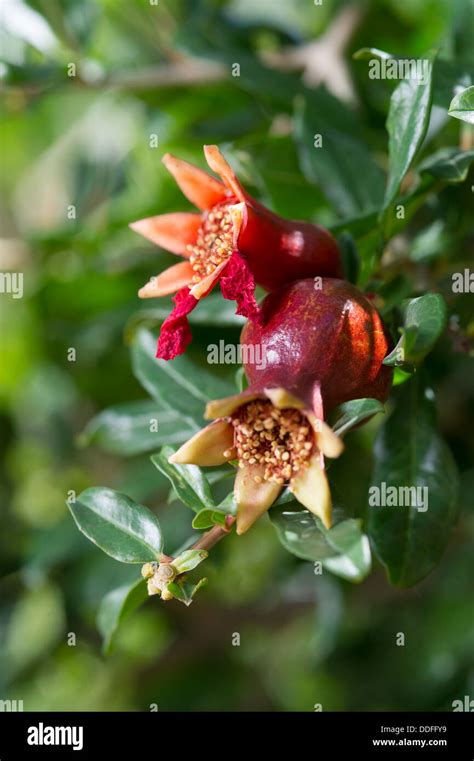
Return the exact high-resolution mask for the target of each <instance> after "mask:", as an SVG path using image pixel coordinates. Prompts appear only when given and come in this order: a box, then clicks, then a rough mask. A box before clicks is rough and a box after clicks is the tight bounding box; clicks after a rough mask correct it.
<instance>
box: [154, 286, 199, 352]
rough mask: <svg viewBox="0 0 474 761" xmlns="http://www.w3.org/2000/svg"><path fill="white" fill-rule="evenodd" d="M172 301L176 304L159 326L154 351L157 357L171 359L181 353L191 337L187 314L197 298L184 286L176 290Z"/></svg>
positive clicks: (191, 309)
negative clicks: (155, 350) (159, 330)
mask: <svg viewBox="0 0 474 761" xmlns="http://www.w3.org/2000/svg"><path fill="white" fill-rule="evenodd" d="M173 301H174V303H175V304H176V306H175V308H174V309H173V311H172V312H171V314H170V315H169V316H168V317H167V318H166V320H165V321H164V323H163V325H162V326H161V332H160V337H159V339H158V349H157V352H156V356H157V357H158V358H159V359H173V357H176V356H177V355H178V354H182V353H183V351H184V350H185V349H186V346H187V345H188V344H189V343H190V341H191V339H192V334H191V329H190V327H189V322H188V318H187V315H188V314H189V313H190V312H192V311H193V309H194V307H195V306H196V304H197V303H198V300H197V299H195V298H194V296H192V295H191V294H190V292H189V288H188V287H185V288H181V290H180V291H178V293H177V294H176V296H175V297H174V299H173Z"/></svg>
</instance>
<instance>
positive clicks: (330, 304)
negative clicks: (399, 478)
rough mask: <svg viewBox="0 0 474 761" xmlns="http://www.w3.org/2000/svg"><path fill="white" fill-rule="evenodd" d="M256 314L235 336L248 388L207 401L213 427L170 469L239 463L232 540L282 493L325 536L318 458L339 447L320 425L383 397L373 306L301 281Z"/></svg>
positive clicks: (324, 488)
mask: <svg viewBox="0 0 474 761" xmlns="http://www.w3.org/2000/svg"><path fill="white" fill-rule="evenodd" d="M261 314H262V319H261V322H260V323H254V322H248V323H246V325H245V326H244V328H243V331H242V335H241V347H242V350H243V356H244V360H243V361H244V368H245V373H246V376H247V378H248V381H249V386H248V388H247V389H245V391H243V392H241V393H240V394H236V395H235V396H231V397H228V398H226V399H221V400H217V401H211V402H209V404H208V405H207V408H206V414H205V417H206V418H210V419H213V420H214V422H212V423H211V424H210V425H208V426H207V427H206V428H204V429H203V430H202V431H200V432H199V433H197V434H196V435H195V436H193V437H192V438H191V439H190V440H189V441H188V442H186V443H185V444H183V446H182V447H181V448H180V449H179V450H178V451H177V452H176V453H175V454H174V455H172V457H171V458H170V461H171V462H175V463H193V464H196V465H202V466H205V465H208V466H210V465H220V464H222V463H224V462H228V461H233V460H237V462H238V470H237V476H236V480H235V487H234V494H235V501H236V505H237V533H240V534H241V533H244V532H245V531H246V530H247V529H248V528H249V527H250V526H251V525H252V524H253V523H254V521H255V520H256V519H257V518H258V517H259V516H260V515H262V514H263V513H264V512H265V511H266V510H267V509H268V508H269V507H270V506H271V505H272V503H273V502H274V501H275V499H276V498H277V497H278V495H279V494H280V492H281V490H282V489H283V487H284V486H285V485H287V486H288V487H289V489H290V490H291V491H292V492H293V494H294V495H295V497H296V498H297V499H298V500H299V502H301V504H302V505H304V506H305V507H306V508H307V509H308V510H310V511H311V512H312V513H314V514H315V515H317V516H318V517H319V518H320V519H321V520H322V522H323V524H324V525H325V526H326V527H327V528H329V527H330V526H331V509H332V507H331V496H330V492H329V487H328V483H327V478H326V474H325V468H324V457H325V456H327V457H338V456H339V455H340V453H341V452H342V449H343V444H342V441H341V439H340V438H339V437H338V436H336V434H335V433H334V432H333V431H332V429H331V428H330V427H329V426H328V425H327V423H326V422H325V418H326V417H327V415H328V413H329V412H330V411H331V410H332V409H333V408H334V407H336V406H337V405H339V404H341V403H343V402H347V401H349V400H352V399H360V398H364V397H371V398H375V399H378V400H380V401H384V400H385V399H386V398H387V396H388V394H389V391H390V386H391V381H392V370H391V368H389V367H386V366H385V365H383V364H382V362H383V359H384V357H385V356H386V355H387V353H388V352H389V351H390V348H391V345H390V340H389V338H388V336H387V333H386V331H385V329H384V326H383V324H382V321H381V318H380V316H379V314H378V312H377V310H376V309H375V307H374V306H373V305H372V304H371V302H370V301H368V299H367V298H366V297H365V296H364V294H363V293H362V292H361V291H359V290H358V289H357V288H356V287H355V286H353V285H351V284H350V283H347V282H346V281H343V280H336V279H332V278H314V279H307V280H299V281H297V282H295V283H292V284H290V285H287V286H285V287H284V288H281V289H280V290H278V291H276V292H274V293H271V294H269V295H268V296H267V297H266V298H265V299H264V301H263V303H262V313H261Z"/></svg>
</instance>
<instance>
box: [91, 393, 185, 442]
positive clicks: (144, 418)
mask: <svg viewBox="0 0 474 761" xmlns="http://www.w3.org/2000/svg"><path fill="white" fill-rule="evenodd" d="M196 430H197V426H196V425H194V424H193V423H191V422H190V421H188V420H187V419H186V418H184V417H183V416H182V415H181V414H180V413H179V412H177V411H176V410H169V409H160V405H159V403H158V402H154V401H152V400H149V399H144V400H140V401H136V402H127V403H126V404H118V405H116V406H114V407H109V408H108V409H106V410H103V411H102V412H100V413H99V414H98V415H97V416H96V417H95V418H93V420H91V421H90V422H89V423H88V424H87V426H86V428H85V429H84V431H83V433H82V434H81V435H80V437H79V443H80V445H82V446H88V445H91V444H96V445H98V446H100V447H101V449H103V450H104V451H106V452H110V453H111V454H117V455H125V456H131V455H135V454H141V453H142V452H149V451H150V450H151V449H156V448H157V447H159V446H161V445H162V444H182V443H183V442H184V441H186V440H187V439H189V438H190V437H191V436H192V435H193V434H194V433H196Z"/></svg>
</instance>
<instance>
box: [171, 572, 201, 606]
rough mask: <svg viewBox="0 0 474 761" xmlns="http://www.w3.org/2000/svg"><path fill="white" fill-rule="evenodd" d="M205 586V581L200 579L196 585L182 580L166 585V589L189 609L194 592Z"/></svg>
mask: <svg viewBox="0 0 474 761" xmlns="http://www.w3.org/2000/svg"><path fill="white" fill-rule="evenodd" d="M206 584H207V579H200V580H199V581H198V582H197V584H194V583H193V582H190V581H187V580H186V579H184V578H181V579H177V580H176V581H172V582H170V583H169V584H168V585H167V589H168V591H169V592H171V594H172V595H173V597H174V598H175V599H176V600H179V602H182V603H184V604H185V605H186V606H188V607H189V605H191V603H192V601H193V597H194V596H195V594H196V592H197V591H198V590H199V589H201V587H204V586H205V585H206Z"/></svg>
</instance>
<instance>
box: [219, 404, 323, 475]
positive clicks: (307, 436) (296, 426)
mask: <svg viewBox="0 0 474 761" xmlns="http://www.w3.org/2000/svg"><path fill="white" fill-rule="evenodd" d="M230 422H231V423H232V425H233V426H234V444H235V447H236V450H237V458H238V461H239V467H240V468H244V467H245V466H246V465H255V464H257V463H259V464H263V465H264V466H265V470H264V474H263V479H264V480H265V481H274V482H275V483H277V484H285V483H289V482H290V481H291V479H292V478H293V477H294V476H295V475H296V473H297V472H298V471H299V470H301V468H303V467H305V466H307V465H308V463H309V461H310V459H311V454H312V450H313V448H314V440H313V438H312V434H311V428H310V425H309V423H308V419H307V418H306V416H305V415H304V414H303V413H302V412H300V410H296V409H292V408H285V409H281V410H280V409H277V408H275V407H274V406H273V405H272V403H271V402H267V401H264V400H261V399H258V400H256V401H253V402H249V403H248V404H245V405H243V406H242V407H240V408H239V409H238V410H237V411H236V412H235V413H234V414H233V415H232V416H231V418H230ZM257 479H258V480H257ZM255 481H256V482H257V483H260V482H261V476H255Z"/></svg>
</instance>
